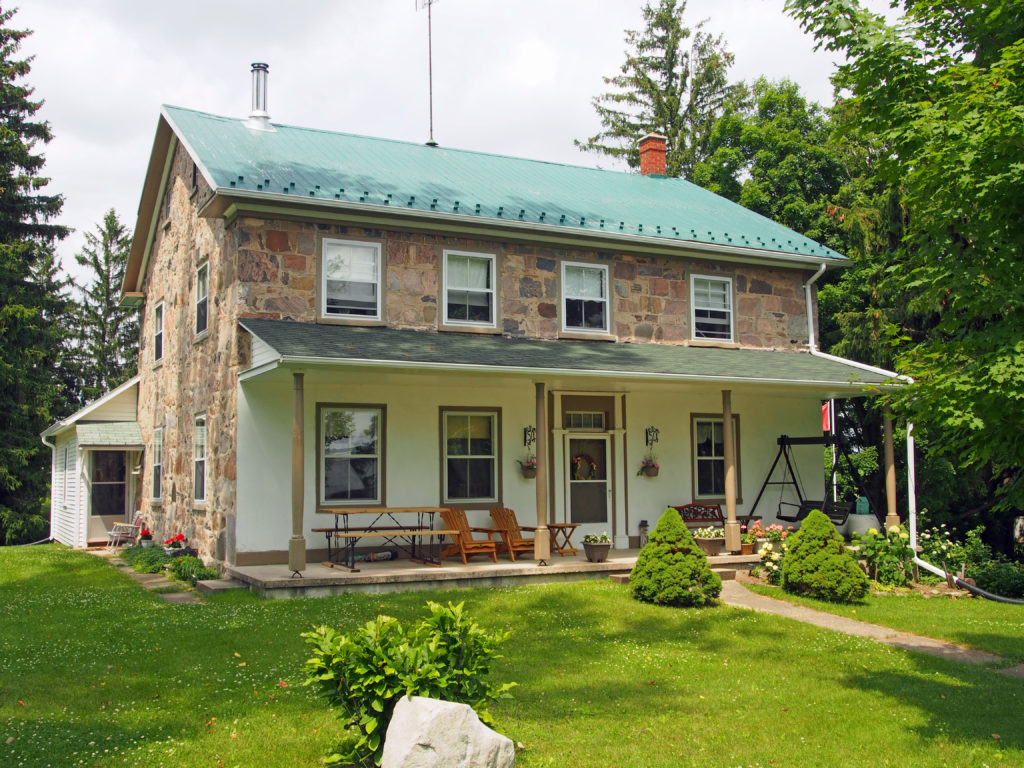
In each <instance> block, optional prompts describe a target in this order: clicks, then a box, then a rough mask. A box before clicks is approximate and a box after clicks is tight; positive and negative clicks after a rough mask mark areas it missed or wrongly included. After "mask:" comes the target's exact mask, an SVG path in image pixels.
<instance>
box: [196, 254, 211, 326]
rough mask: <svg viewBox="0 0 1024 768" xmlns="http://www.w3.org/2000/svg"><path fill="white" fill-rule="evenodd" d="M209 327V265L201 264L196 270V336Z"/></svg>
mask: <svg viewBox="0 0 1024 768" xmlns="http://www.w3.org/2000/svg"><path fill="white" fill-rule="evenodd" d="M209 327H210V265H209V263H206V264H203V265H202V266H200V267H199V269H197V270H196V336H201V335H202V334H204V333H206V331H207V329H208V328H209Z"/></svg>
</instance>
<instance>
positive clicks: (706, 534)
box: [693, 525, 725, 557]
mask: <svg viewBox="0 0 1024 768" xmlns="http://www.w3.org/2000/svg"><path fill="white" fill-rule="evenodd" d="M693 538H694V539H695V540H696V541H697V544H698V546H700V548H701V549H703V550H704V554H705V555H708V556H709V557H713V556H714V555H720V554H722V550H723V549H725V530H724V529H723V528H716V527H714V526H711V525H709V526H708V527H707V528H698V529H697V530H696V531H694V532H693Z"/></svg>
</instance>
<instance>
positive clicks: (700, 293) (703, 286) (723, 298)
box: [690, 275, 733, 341]
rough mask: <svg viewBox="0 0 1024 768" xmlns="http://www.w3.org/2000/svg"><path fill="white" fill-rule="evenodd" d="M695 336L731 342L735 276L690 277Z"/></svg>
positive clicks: (696, 337) (692, 320)
mask: <svg viewBox="0 0 1024 768" xmlns="http://www.w3.org/2000/svg"><path fill="white" fill-rule="evenodd" d="M690 296H691V299H692V300H691V302H690V304H691V306H692V308H693V309H692V315H691V318H690V320H691V322H692V324H693V338H695V339H711V340H714V341H732V314H733V313H732V278H729V277H704V276H702V275H694V276H692V277H691V278H690Z"/></svg>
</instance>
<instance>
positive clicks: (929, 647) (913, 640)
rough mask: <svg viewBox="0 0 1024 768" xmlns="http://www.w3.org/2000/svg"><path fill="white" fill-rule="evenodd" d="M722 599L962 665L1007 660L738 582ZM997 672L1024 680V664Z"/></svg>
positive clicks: (728, 584)
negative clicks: (788, 599) (799, 602)
mask: <svg viewBox="0 0 1024 768" xmlns="http://www.w3.org/2000/svg"><path fill="white" fill-rule="evenodd" d="M722 601H723V602H725V604H726V605H731V606H733V607H734V608H749V609H750V610H752V611H760V612H761V613H773V614H775V615H776V616H783V617H785V618H787V619H793V620H794V621H801V622H803V623H805V624H813V625H814V626H816V627H823V628H825V629H831V630H834V631H836V632H845V633H846V634H848V635H856V636H857V637H867V638H870V639H872V640H875V641H877V642H879V643H885V644H886V645H892V646H895V647H896V648H905V649H906V650H909V651H917V652H918V653H927V654H929V655H931V656H938V657H940V658H943V659H949V660H950V661H958V662H960V663H962V664H1005V663H1006V660H1005V659H1004V658H1003V657H1002V656H996V655H995V654H993V653H987V652H986V651H974V650H971V649H970V648H964V647H963V646H960V645H956V644H955V643H947V642H944V641H942V640H936V639H934V638H931V637H922V636H921V635H912V634H910V633H909V632H900V631H899V630H896V629H892V628H891V627H882V626H879V625H878V624H868V623H866V622H863V621H857V620H856V619H848V618H846V617H845V616H836V615H835V614H831V613H825V612H824V611H816V610H814V609H813V608H807V607H805V606H802V605H794V604H793V603H788V602H786V601H785V600H776V599H774V598H771V597H764V596H763V595H758V594H755V593H754V592H751V591H750V590H749V589H747V588H746V587H744V586H743V585H742V584H740V583H739V582H736V581H723V582H722ZM994 671H995V672H999V673H1000V674H1003V675H1009V676H1010V677H1019V678H1022V679H1024V664H1017V665H1016V666H1013V667H1003V668H1001V669H996V670H994Z"/></svg>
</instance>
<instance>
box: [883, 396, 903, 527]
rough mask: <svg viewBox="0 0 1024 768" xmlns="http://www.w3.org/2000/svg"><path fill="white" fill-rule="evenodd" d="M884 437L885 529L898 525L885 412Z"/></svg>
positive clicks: (893, 462) (889, 420) (888, 420)
mask: <svg viewBox="0 0 1024 768" xmlns="http://www.w3.org/2000/svg"><path fill="white" fill-rule="evenodd" d="M882 428H883V430H884V435H885V507H886V509H885V527H886V528H890V527H891V526H893V525H899V524H900V516H899V513H898V512H897V511H896V458H895V452H894V450H893V446H892V416H891V414H890V413H889V411H888V410H887V411H886V412H885V417H884V418H883V420H882Z"/></svg>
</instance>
